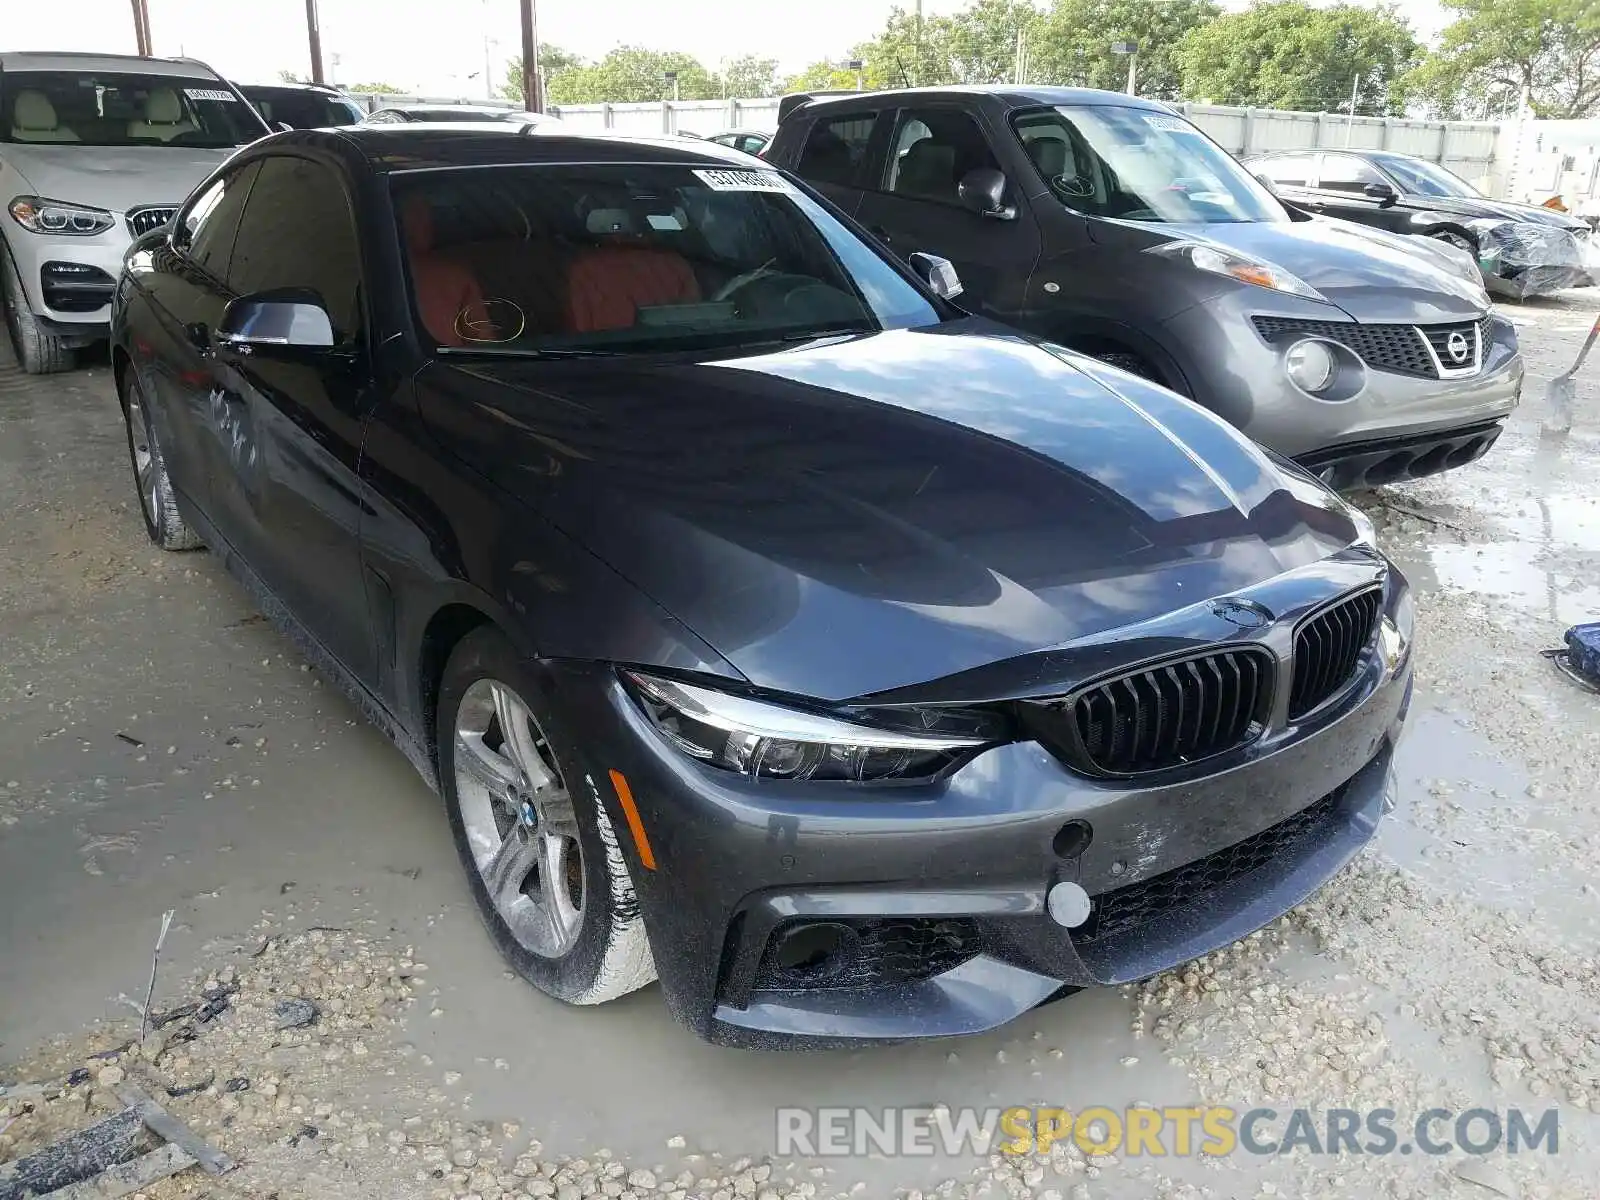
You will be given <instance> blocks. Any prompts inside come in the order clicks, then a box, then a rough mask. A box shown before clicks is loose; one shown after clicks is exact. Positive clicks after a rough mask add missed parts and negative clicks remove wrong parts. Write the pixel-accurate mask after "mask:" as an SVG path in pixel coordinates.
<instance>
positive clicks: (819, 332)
mask: <svg viewBox="0 0 1600 1200" xmlns="http://www.w3.org/2000/svg"><path fill="white" fill-rule="evenodd" d="M877 332H878V331H877V330H876V329H874V328H873V327H872V326H871V325H840V326H837V327H836V328H833V329H808V330H806V331H805V332H803V333H786V334H784V335H783V336H782V337H780V338H778V339H777V340H778V341H780V342H815V341H819V340H821V339H822V338H831V337H854V336H856V335H857V334H862V333H877Z"/></svg>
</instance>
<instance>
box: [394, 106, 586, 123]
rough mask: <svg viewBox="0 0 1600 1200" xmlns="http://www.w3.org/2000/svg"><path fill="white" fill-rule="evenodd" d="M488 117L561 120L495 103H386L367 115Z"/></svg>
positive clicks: (437, 119) (429, 119)
mask: <svg viewBox="0 0 1600 1200" xmlns="http://www.w3.org/2000/svg"><path fill="white" fill-rule="evenodd" d="M485 121H489V122H503V123H505V124H509V125H517V126H522V125H550V124H557V123H559V121H560V118H559V117H556V116H553V115H551V114H549V113H531V112H526V111H524V110H523V109H520V108H498V107H496V106H495V105H492V104H386V105H384V106H383V107H382V108H377V109H373V111H372V112H371V113H370V114H369V115H368V116H367V118H366V123H367V124H368V125H409V124H435V125H463V124H467V125H471V124H482V123H483V122H485Z"/></svg>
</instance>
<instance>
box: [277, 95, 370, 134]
mask: <svg viewBox="0 0 1600 1200" xmlns="http://www.w3.org/2000/svg"><path fill="white" fill-rule="evenodd" d="M251 100H252V101H254V103H255V106H256V108H257V109H258V110H260V112H261V115H262V116H263V117H265V118H266V119H267V120H268V121H282V122H283V123H284V124H285V125H293V126H294V127H295V128H296V129H324V128H328V127H332V126H337V125H354V124H355V123H356V122H358V121H359V120H361V116H362V114H361V110H360V109H359V108H357V107H356V106H355V105H354V104H352V103H351V102H350V101H348V100H340V99H338V98H336V97H334V96H324V95H322V94H321V93H318V92H300V93H296V92H273V93H258V94H255V95H252V96H251Z"/></svg>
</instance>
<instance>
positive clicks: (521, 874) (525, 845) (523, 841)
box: [483, 825, 539, 912]
mask: <svg viewBox="0 0 1600 1200" xmlns="http://www.w3.org/2000/svg"><path fill="white" fill-rule="evenodd" d="M538 841H539V839H529V838H528V837H527V835H526V834H524V833H523V831H522V829H521V827H519V826H516V825H513V826H512V827H511V829H510V831H509V832H508V833H507V834H506V836H505V840H504V841H503V842H501V843H500V849H498V850H496V851H495V854H494V857H493V858H491V859H490V860H489V861H488V863H487V864H485V865H484V868H483V882H484V886H485V887H487V888H488V889H489V895H490V896H491V897H493V899H494V902H495V906H496V907H497V908H499V909H500V911H501V912H505V911H506V910H507V909H508V908H510V907H511V905H512V904H514V903H515V902H516V901H517V900H519V899H521V898H522V885H523V883H524V882H525V881H526V880H527V878H528V872H530V871H532V870H533V868H534V865H535V864H536V863H537V862H538V860H539V846H538V844H537V843H538Z"/></svg>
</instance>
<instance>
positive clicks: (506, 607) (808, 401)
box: [114, 126, 1412, 1045]
mask: <svg viewBox="0 0 1600 1200" xmlns="http://www.w3.org/2000/svg"><path fill="white" fill-rule="evenodd" d="M958 286H959V285H958V283H957V281H956V280H955V279H954V278H953V275H952V273H951V272H950V271H949V270H948V264H944V263H942V262H940V261H938V260H933V259H927V258H922V259H919V260H918V261H917V263H916V264H915V266H907V265H906V264H903V263H901V262H899V261H898V260H895V259H894V258H892V257H891V256H890V255H888V253H887V252H885V251H883V250H882V249H881V248H879V247H877V246H876V245H874V244H873V243H871V242H870V241H868V240H865V239H863V238H862V236H861V235H860V233H859V232H858V230H857V229H856V228H855V227H854V226H853V225H852V224H851V222H850V221H849V220H848V219H845V218H843V217H841V216H840V215H839V214H838V213H837V212H836V211H834V210H833V209H832V208H831V207H830V206H829V205H828V204H827V203H826V202H825V201H822V200H820V199H819V198H818V197H817V196H816V195H815V194H813V193H812V192H811V191H810V190H809V189H807V188H806V187H805V186H804V185H802V184H799V183H796V182H795V181H793V180H792V179H790V178H789V177H787V176H785V175H783V174H781V173H779V172H774V171H770V170H763V169H759V168H757V167H754V166H752V164H751V160H750V159H748V158H746V157H744V156H741V155H738V154H737V153H735V152H733V151H725V150H723V149H721V148H720V147H717V146H714V145H711V144H708V143H703V142H690V141H686V140H683V139H671V140H662V141H654V142H653V141H642V140H617V139H608V138H603V137H580V136H573V135H570V134H565V133H559V134H545V133H537V132H536V133H533V134H528V135H523V134H518V133H515V132H510V131H491V130H488V129H485V128H468V127H463V128H444V127H432V128H425V129H424V128H408V127H403V126H396V127H391V128H384V127H365V126H364V127H354V128H349V129H343V130H338V131H332V130H329V131H300V132H294V133H284V134H280V135H277V136H274V137H271V138H266V139H263V140H262V141H260V142H257V143H255V144H254V145H252V146H251V147H249V148H248V149H246V150H244V151H243V152H241V153H240V154H239V155H237V156H236V157H234V158H233V159H232V160H230V161H229V162H228V164H227V165H226V166H225V167H223V168H222V169H221V170H219V171H218V172H217V173H216V174H215V175H214V176H213V177H212V178H211V179H210V180H208V181H207V182H206V183H205V184H203V185H202V186H201V187H200V188H199V190H198V191H196V192H195V194H194V195H193V196H192V197H191V198H190V199H189V200H188V201H187V203H186V204H185V205H184V206H183V208H182V209H181V210H180V211H179V213H178V216H177V217H176V219H175V220H174V222H173V224H172V225H171V226H170V227H169V228H168V229H167V230H163V231H159V232H156V233H153V234H150V235H148V236H146V237H145V238H143V239H142V240H141V241H140V242H139V243H137V244H136V246H135V248H134V250H133V251H132V252H131V254H130V257H129V259H128V262H127V266H126V269H125V271H124V274H123V277H122V280H121V284H120V286H119V289H118V297H117V304H116V313H115V337H114V356H115V370H116V379H117V384H118V389H119V393H120V395H121V398H122V403H123V407H124V411H125V414H126V416H127V423H128V439H129V448H130V453H131V456H132V462H133V469H134V474H135V477H136V479H137V484H138V494H139V498H140V502H141V505H142V507H143V512H144V517H145V522H146V526H147V528H148V531H149V533H150V536H151V538H152V539H153V540H154V541H155V542H156V543H157V544H159V545H161V546H164V547H167V548H170V549H182V548H186V547H190V546H194V545H197V544H199V543H200V542H202V541H203V542H204V543H205V544H206V545H208V546H210V547H211V548H212V549H213V550H214V551H215V552H217V553H218V554H219V556H221V557H222V558H223V560H224V561H225V563H226V564H227V565H228V567H229V568H230V569H232V570H233V571H234V572H236V573H237V575H238V576H239V577H240V578H241V579H242V580H243V581H244V582H245V584H246V585H247V586H248V587H249V588H250V589H251V590H252V591H253V592H254V593H255V595H256V596H257V597H259V600H260V603H261V605H262V608H263V610H264V611H265V612H267V613H268V614H270V615H271V616H272V617H273V618H274V619H275V620H277V621H278V622H279V623H280V624H282V625H283V626H284V627H285V628H286V629H287V630H289V631H290V632H291V633H292V634H293V636H294V637H295V638H296V639H297V641H298V642H299V644H300V645H301V646H302V647H304V649H305V650H306V651H307V653H308V654H310V655H311V656H312V657H313V658H314V659H315V660H316V661H317V662H318V663H319V664H320V665H321V666H322V667H323V668H324V669H326V670H327V671H328V672H329V673H330V674H331V675H332V676H333V677H334V678H336V679H337V680H339V681H340V682H341V683H342V684H343V685H344V686H345V687H346V688H347V689H348V691H349V692H350V694H351V695H352V696H354V697H355V698H356V700H357V702H358V703H359V704H360V705H361V706H362V708H363V709H364V710H365V711H366V712H367V713H369V714H370V715H371V717H372V719H373V720H374V721H375V722H377V724H378V725H379V726H381V727H382V728H383V729H384V730H385V731H386V732H387V733H388V734H389V735H390V736H391V737H392V738H393V739H394V740H395V741H396V742H397V743H398V745H399V746H400V747H401V748H402V749H403V750H404V751H405V752H406V753H407V754H408V755H409V756H410V758H411V760H412V761H413V762H414V763H415V764H416V766H417V767H418V769H419V770H420V771H421V773H422V774H423V776H424V777H425V778H426V779H427V780H428V781H429V782H430V783H431V784H433V785H435V786H436V787H437V788H438V789H439V791H440V792H441V793H442V796H443V799H444V807H445V811H446V812H447V814H448V819H449V826H450V829H451V831H452V832H453V835H454V837H455V840H456V843H457V846H458V848H459V850H460V856H461V860H462V863H463V865H464V867H465V871H466V878H467V880H468V884H469V886H470V888H471V891H472V894H473V896H474V897H475V899H476V901H477V904H478V907H479V908H480V909H481V912H482V915H483V919H484V921H485V923H486V925H487V927H488V930H489V933H490V935H491V937H492V938H493V939H494V941H495V943H496V944H497V945H498V946H499V948H500V949H501V951H502V952H503V953H504V955H505V956H506V958H507V960H508V961H509V963H510V964H511V965H512V966H513V967H514V968H515V969H516V970H517V971H518V972H520V973H521V974H522V975H523V976H524V977H525V978H526V979H528V980H529V981H530V982H531V983H533V984H534V985H535V986H536V987H538V988H540V989H542V990H543V991H545V992H547V993H549V994H550V995H551V996H553V997H556V998H558V999H560V1000H564V1001H568V1002H570V1003H576V1004H592V1003H596V1002H599V1001H603V1000H607V999H610V998H612V997H615V996H618V995H621V994H622V993H624V992H627V991H629V990H631V989H634V988H637V987H639V986H641V985H642V984H644V983H647V982H648V981H650V980H651V979H652V978H655V977H656V976H657V975H659V977H660V980H661V990H662V993H663V996H664V998H665V1000H666V1002H667V1004H668V1005H669V1006H670V1008H671V1010H672V1012H673V1013H674V1014H675V1015H676V1016H677V1017H678V1018H679V1019H680V1020H682V1021H683V1022H684V1023H685V1024H686V1025H688V1026H689V1027H690V1028H691V1029H693V1030H694V1031H695V1032H696V1033H698V1034H700V1035H702V1036H704V1037H708V1038H712V1039H716V1040H719V1041H725V1042H734V1043H744V1044H757V1045H771V1044H777V1043H780V1042H781V1043H785V1044H801V1045H804V1044H810V1045H824V1044H837V1043H841V1042H860V1041H869V1040H884V1039H896V1038H908V1037H922V1036H931V1035H944V1034H960V1033H971V1032H975V1031H978V1030H983V1029H987V1028H990V1027H993V1026H995V1025H998V1024H1000V1023H1002V1022H1004V1021H1006V1020H1008V1019H1010V1018H1012V1017H1015V1016H1016V1015H1018V1014H1019V1013H1022V1012H1024V1011H1026V1010H1028V1009H1029V1008H1031V1007H1033V1006H1035V1005H1037V1004H1040V1003H1041V1002H1043V1001H1045V1000H1047V999H1049V998H1051V997H1053V996H1055V995H1057V994H1060V993H1063V992H1065V991H1068V990H1071V989H1073V988H1076V987H1082V986H1088V985H1092V984H1115V983H1121V982H1124V981H1127V980H1132V979H1137V978H1140V977H1142V976H1146V975H1149V974H1152V973H1154V972H1157V971H1160V970H1162V969H1164V968H1166V967H1170V966H1172V965H1174V964H1176V963H1181V962H1183V961H1184V960H1186V959H1189V958H1191V957H1193V956H1195V955H1197V954H1201V953H1204V952H1205V951H1208V950H1210V949H1212V948H1214V947H1217V946H1220V945H1222V944H1225V943H1227V942H1228V941H1230V940H1232V939H1235V938H1237V937H1239V936H1241V935H1243V934H1245V933H1247V932H1248V931H1250V930H1252V929H1255V928H1257V927H1258V926H1260V925H1262V924H1264V923H1266V922H1267V921H1269V920H1271V919H1272V918H1274V917H1276V916H1277V915H1278V914H1279V913H1281V912H1283V911H1284V910H1285V909H1286V908H1288V907H1289V906H1291V905H1293V904H1295V903H1297V902H1298V901H1300V900H1301V899H1302V898H1303V897H1305V896H1306V895H1307V894H1308V893H1310V892H1311V891H1313V890H1314V889H1316V888H1317V887H1318V886H1320V885H1321V884H1322V883H1323V882H1324V881H1325V880H1326V879H1328V877H1329V876H1330V875H1331V874H1333V873H1334V872H1335V871H1336V870H1338V869H1339V867H1340V866H1341V865H1342V864H1343V863H1344V862H1345V861H1346V860H1347V859H1348V858H1349V857H1350V856H1351V855H1352V854H1354V853H1355V852H1356V850H1357V849H1359V848H1360V847H1361V845H1362V844H1363V843H1364V842H1366V841H1367V839H1368V838H1370V837H1371V836H1372V833H1373V831H1374V828H1375V827H1376V825H1377V823H1378V820H1379V818H1380V815H1381V813H1382V811H1383V809H1384V805H1385V802H1386V796H1387V779H1388V774H1389V761H1390V755H1391V751H1392V749H1393V746H1394V742H1395V739H1396V737H1397V736H1398V734H1399V732H1400V729H1401V726H1402V723H1403V722H1404V719H1405V715H1406V708H1407V704H1408V700H1409V695H1410V656H1409V650H1410V647H1409V642H1410V637H1411V627H1412V619H1411V608H1410V600H1409V598H1408V593H1407V587H1406V583H1405V580H1404V579H1403V578H1402V577H1401V575H1400V573H1399V572H1398V571H1397V570H1395V568H1394V567H1393V566H1392V565H1391V564H1390V563H1389V562H1388V561H1386V559H1385V558H1384V556H1383V555H1382V554H1381V553H1380V552H1379V550H1378V548H1377V547H1376V546H1375V545H1374V542H1373V537H1372V529H1371V526H1370V524H1369V523H1368V522H1366V520H1365V519H1364V518H1363V517H1361V516H1360V515H1359V514H1358V513H1356V512H1355V511H1354V510H1353V509H1351V508H1349V507H1348V506H1346V505H1345V504H1344V502H1343V501H1341V500H1339V499H1338V498H1337V497H1336V496H1334V495H1333V494H1332V493H1330V492H1329V491H1328V490H1327V489H1325V488H1324V487H1323V486H1322V485H1321V484H1319V483H1318V482H1316V481H1315V480H1314V479H1312V478H1311V477H1309V476H1308V475H1306V474H1305V473H1304V472H1302V471H1300V470H1299V469H1298V468H1295V467H1292V466H1289V465H1286V464H1285V463H1283V462H1282V461H1280V460H1277V459H1274V458H1272V457H1270V456H1269V455H1268V454H1267V453H1266V452H1264V451H1262V450H1261V449H1259V448H1257V447H1256V446H1255V445H1253V444H1252V443H1251V442H1249V441H1247V440H1246V439H1245V438H1244V437H1242V436H1241V435H1239V434H1238V433H1236V432H1234V431H1233V430H1232V429H1231V428H1230V427H1229V426H1227V425H1226V424H1224V423H1223V422H1222V421H1220V420H1218V419H1216V418H1215V417H1212V416H1211V415H1209V414H1208V413H1206V412H1205V411H1204V410H1202V409H1200V408H1198V407H1196V406H1195V405H1193V404H1191V403H1189V402H1188V401H1185V400H1182V399H1180V398H1178V397H1177V396H1175V395H1174V394H1172V393H1170V392H1168V391H1165V390H1163V389H1162V388H1160V387H1158V386H1156V385H1154V384H1152V383H1148V382H1145V381H1142V380H1140V379H1138V378H1136V377H1134V376H1132V375H1128V374H1124V373H1122V372H1119V371H1117V370H1116V369H1114V368H1111V367H1108V366H1106V365H1104V364H1101V363H1098V362H1095V361H1093V360H1089V359H1084V358H1080V357H1078V356H1076V355H1073V354H1071V353H1068V352H1066V351H1064V350H1062V349H1060V348H1059V347H1056V346H1053V345H1050V344H1047V343H1041V342H1038V341H1036V340H1032V339H1030V338H1027V337H1024V336H1022V335H1019V334H1017V333H1015V332H1013V331H1010V330H1008V329H1005V328H1003V327H1000V326H996V325H993V324H991V323H988V322H985V321H982V320H978V319H975V318H972V317H969V316H966V315H964V314H963V313H961V312H960V311H959V310H958V309H956V308H955V307H954V305H952V304H951V303H950V302H949V300H948V299H947V297H949V296H951V295H953V294H955V293H956V292H957V290H958Z"/></svg>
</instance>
